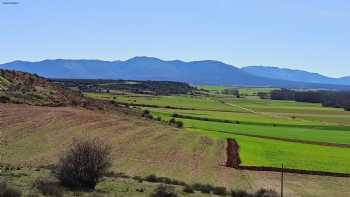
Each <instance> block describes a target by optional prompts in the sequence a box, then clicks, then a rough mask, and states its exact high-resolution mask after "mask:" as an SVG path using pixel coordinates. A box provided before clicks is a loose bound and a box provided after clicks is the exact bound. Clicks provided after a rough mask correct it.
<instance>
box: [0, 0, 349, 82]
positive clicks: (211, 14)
mask: <svg viewBox="0 0 350 197" xmlns="http://www.w3.org/2000/svg"><path fill="white" fill-rule="evenodd" d="M0 1H1V2H4V0H0ZM14 1H18V2H19V4H17V5H5V4H0V63H4V62H9V61H13V60H30V61H37V60H43V59H57V58H70V59H103V60H117V59H121V60H125V59H128V58H131V57H133V56H154V57H158V58H162V59H166V60H171V59H181V60H185V61H191V60H204V59H215V60H220V61H223V62H226V63H229V64H232V65H235V66H238V67H242V66H248V65H271V66H281V67H288V68H295V69H305V70H309V71H314V72H320V73H322V74H327V75H330V76H345V75H350V58H349V57H350V36H349V35H350V25H349V23H350V12H349V10H350V1H348V0H303V1H302V0H274V1H273V0H255V1H254V0H241V1H236V0H95V1H88V0H65V1H64V0H14Z"/></svg>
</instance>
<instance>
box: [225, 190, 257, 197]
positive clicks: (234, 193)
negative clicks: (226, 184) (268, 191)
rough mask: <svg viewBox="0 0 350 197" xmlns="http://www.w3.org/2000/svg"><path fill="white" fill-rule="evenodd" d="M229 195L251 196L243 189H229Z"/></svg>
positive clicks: (251, 196) (234, 196) (238, 196)
mask: <svg viewBox="0 0 350 197" xmlns="http://www.w3.org/2000/svg"><path fill="white" fill-rule="evenodd" d="M230 196H231V197H253V195H252V194H249V193H248V192H246V191H244V190H231V195H230Z"/></svg>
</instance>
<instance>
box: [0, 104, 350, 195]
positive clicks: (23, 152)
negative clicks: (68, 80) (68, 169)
mask: <svg viewBox="0 0 350 197" xmlns="http://www.w3.org/2000/svg"><path fill="white" fill-rule="evenodd" d="M0 131H1V133H0V134H1V135H0V138H1V139H0V142H1V147H0V151H1V161H0V162H1V163H9V164H11V165H17V166H26V167H37V166H43V165H49V164H54V163H56V162H57V160H58V157H59V156H60V155H61V154H62V153H63V151H64V150H66V148H67V147H69V145H70V144H71V143H72V141H73V139H80V138H87V137H97V136H98V137H100V138H102V139H103V140H104V141H105V142H106V143H107V144H111V145H112V148H113V149H112V150H113V151H112V155H113V159H114V161H113V170H114V171H115V172H123V173H125V174H127V175H130V176H135V175H138V176H147V175H150V174H156V175H157V176H165V177H170V178H175V179H178V180H182V181H185V182H187V183H196V182H198V183H203V184H205V183H210V184H213V185H216V186H225V187H227V188H229V189H230V188H233V189H245V190H248V191H255V190H257V189H259V188H261V187H265V188H272V189H275V190H276V191H278V190H279V188H280V184H279V182H280V174H279V173H274V172H253V171H245V170H242V171H239V170H234V169H231V168H226V167H224V163H225V159H226V158H225V152H226V150H225V148H226V144H225V143H226V142H225V140H223V139H219V138H210V137H207V136H205V135H202V134H200V133H196V132H190V131H187V130H181V129H175V128H172V127H169V126H167V125H163V124H160V123H159V122H154V121H150V120H146V119H142V118H140V117H138V116H136V115H130V114H127V113H126V112H102V111H91V110H86V109H81V108H73V107H54V108H53V107H34V106H28V105H16V104H0ZM348 188H350V179H348V178H337V177H326V176H311V175H296V174H289V173H287V174H286V175H285V192H286V195H285V196H293V197H295V196H344V194H345V193H346V192H348Z"/></svg>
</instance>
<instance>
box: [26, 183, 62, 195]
mask: <svg viewBox="0 0 350 197" xmlns="http://www.w3.org/2000/svg"><path fill="white" fill-rule="evenodd" d="M33 188H36V189H37V190H39V191H40V192H41V193H42V194H43V195H44V196H53V197H62V196H63V188H62V187H60V186H59V185H58V184H57V183H56V182H53V181H50V180H45V179H37V180H35V181H34V183H33Z"/></svg>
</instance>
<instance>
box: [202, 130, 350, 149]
mask: <svg viewBox="0 0 350 197" xmlns="http://www.w3.org/2000/svg"><path fill="white" fill-rule="evenodd" d="M207 131H214V132H220V133H227V134H233V135H241V136H247V137H256V138H263V139H270V140H279V141H285V142H293V143H300V144H312V145H319V146H331V147H338V148H350V144H336V143H329V142H315V141H308V140H296V139H287V138H279V137H269V136H262V135H254V134H242V133H236V132H229V131H215V130H207Z"/></svg>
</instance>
